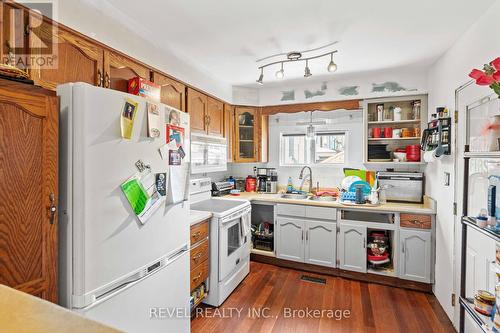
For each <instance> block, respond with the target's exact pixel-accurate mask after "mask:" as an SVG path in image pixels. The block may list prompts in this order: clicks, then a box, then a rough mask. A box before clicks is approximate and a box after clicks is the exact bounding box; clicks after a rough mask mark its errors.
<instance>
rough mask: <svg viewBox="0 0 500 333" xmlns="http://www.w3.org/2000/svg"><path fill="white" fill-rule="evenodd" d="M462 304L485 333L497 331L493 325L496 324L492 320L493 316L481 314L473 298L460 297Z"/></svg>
mask: <svg viewBox="0 0 500 333" xmlns="http://www.w3.org/2000/svg"><path fill="white" fill-rule="evenodd" d="M459 302H460V305H461V306H462V307H463V308H464V310H465V311H466V312H467V313H468V314H469V315H470V316H471V317H472V319H473V320H474V322H476V324H477V325H478V326H479V327H480V328H481V330H482V331H483V332H484V333H492V332H496V331H495V330H494V329H493V327H494V326H495V324H494V323H493V321H492V320H491V318H489V317H486V316H483V315H481V314H479V313H478V312H477V311H476V310H474V303H473V301H472V299H468V298H463V297H460V298H459Z"/></svg>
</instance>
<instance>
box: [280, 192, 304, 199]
mask: <svg viewBox="0 0 500 333" xmlns="http://www.w3.org/2000/svg"><path fill="white" fill-rule="evenodd" d="M281 198H283V199H296V200H301V199H307V194H295V193H283V194H282V195H281Z"/></svg>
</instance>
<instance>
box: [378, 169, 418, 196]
mask: <svg viewBox="0 0 500 333" xmlns="http://www.w3.org/2000/svg"><path fill="white" fill-rule="evenodd" d="M377 179H378V184H379V186H380V188H384V189H385V195H386V198H387V201H394V202H410V203H423V202H424V191H425V183H424V174H423V173H422V172H389V171H379V172H377Z"/></svg>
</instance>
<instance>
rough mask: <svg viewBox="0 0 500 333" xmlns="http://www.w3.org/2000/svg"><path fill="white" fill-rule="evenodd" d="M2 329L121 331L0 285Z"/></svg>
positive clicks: (77, 332) (54, 332) (79, 332)
mask: <svg viewBox="0 0 500 333" xmlns="http://www.w3.org/2000/svg"><path fill="white" fill-rule="evenodd" d="M0 327H1V328H2V332H19V333H23V332H26V333H28V332H51V333H63V332H71V333H84V332H85V333H115V332H121V331H118V330H116V329H114V328H111V327H109V326H105V325H103V324H100V323H98V322H96V321H93V320H90V319H88V318H84V317H82V316H80V315H79V314H76V313H75V312H71V311H69V310H68V309H65V308H63V307H61V306H59V305H56V304H53V303H50V302H47V301H45V300H42V299H40V298H38V297H35V296H31V295H28V294H26V293H23V292H20V291H18V290H15V289H12V288H9V287H7V286H4V285H0Z"/></svg>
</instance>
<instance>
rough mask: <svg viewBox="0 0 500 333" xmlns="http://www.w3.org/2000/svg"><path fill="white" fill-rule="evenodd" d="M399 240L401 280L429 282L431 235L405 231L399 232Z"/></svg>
mask: <svg viewBox="0 0 500 333" xmlns="http://www.w3.org/2000/svg"><path fill="white" fill-rule="evenodd" d="M399 238H400V240H401V247H400V250H399V251H400V253H399V258H400V266H399V267H401V269H400V271H399V277H400V278H402V279H407V280H413V281H419V282H425V283H428V282H430V279H431V233H430V231H419V230H406V229H401V230H400V232H399Z"/></svg>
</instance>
